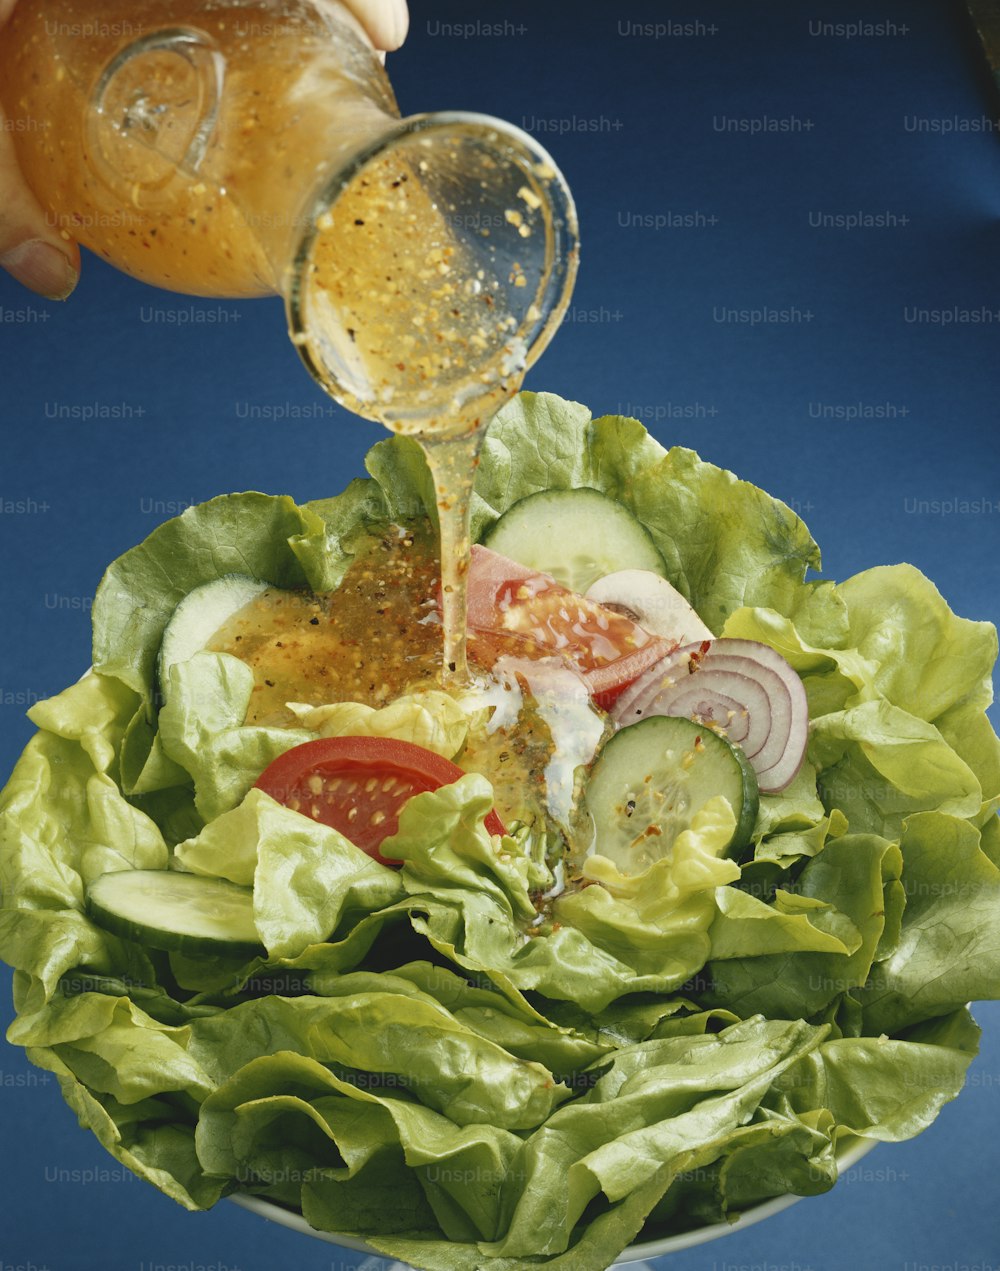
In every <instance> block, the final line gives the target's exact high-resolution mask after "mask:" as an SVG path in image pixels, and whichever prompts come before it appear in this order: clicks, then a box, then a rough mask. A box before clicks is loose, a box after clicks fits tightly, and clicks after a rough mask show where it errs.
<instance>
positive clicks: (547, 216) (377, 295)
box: [282, 113, 577, 433]
mask: <svg viewBox="0 0 1000 1271" xmlns="http://www.w3.org/2000/svg"><path fill="white" fill-rule="evenodd" d="M301 229H302V232H301V234H300V236H299V238H298V242H297V246H296V248H295V251H294V254H293V256H292V258H291V267H290V270H289V272H288V273H287V274H286V276H285V279H284V285H283V286H282V291H283V294H284V295H285V299H286V307H287V313H288V321H289V329H290V333H291V336H292V340H293V342H294V343H295V345H296V347H297V348H298V349H299V352H300V354H301V355H302V357H303V360H304V361H305V363H306V365H307V367H308V368H309V370H310V372H311V373H312V374H313V375H314V376H315V378H316V379H317V380H318V381H319V382H320V383H321V384H322V385H323V387H324V388H325V389H326V390H327V391H328V392H330V393H331V395H332V396H334V397H335V398H337V400H339V401H341V402H342V403H343V404H344V405H346V406H348V407H349V408H350V409H351V410H353V411H355V412H356V413H358V414H361V415H364V416H366V417H368V418H372V419H378V420H380V421H381V422H383V423H387V424H388V425H389V426H390V427H393V428H395V429H396V430H397V431H401V432H410V433H415V432H421V431H427V429H428V427H429V424H428V421H436V423H435V424H434V425H433V426H434V427H436V428H445V427H453V428H454V429H456V430H458V431H463V430H466V429H467V428H468V427H471V426H473V425H474V421H475V418H476V415H477V412H479V411H480V409H481V410H483V411H485V410H486V409H488V408H489V407H490V405H491V404H492V406H493V409H495V403H496V399H497V397H498V395H499V396H501V397H502V396H504V395H506V393H507V389H508V387H509V385H511V384H512V383H514V382H515V381H518V382H519V380H520V377H521V375H522V374H523V372H524V370H525V369H526V367H527V366H528V365H530V363H531V362H532V361H534V359H535V358H536V357H537V356H538V355H539V354H540V353H541V351H542V349H543V348H544V347H545V345H546V344H547V343H548V340H549V339H550V338H551V336H552V334H553V332H554V331H555V329H556V327H557V326H558V324H559V322H560V321H561V318H562V315H563V313H564V312H565V308H566V305H567V304H568V301H569V296H570V294H571V291H572V285H573V280H574V277H575V272H576V264H577V227H576V215H575V209H574V207H573V202H572V197H571V195H570V193H569V190H568V188H567V187H566V184H565V182H564V181H563V179H562V177H561V175H560V174H559V172H558V170H557V169H556V168H555V167H554V165H553V164H552V161H551V159H550V158H549V156H548V155H547V154H546V153H545V151H544V150H542V148H541V147H540V146H538V145H537V144H536V143H535V142H534V141H533V140H532V139H531V138H530V137H528V136H527V135H526V134H524V133H522V132H521V131H520V130H519V129H516V128H514V127H513V126H512V125H509V124H506V123H502V122H501V121H499V120H495V119H491V118H489V117H488V116H482V115H468V114H459V113H439V114H430V115H418V116H414V117H411V118H409V119H405V120H402V121H398V122H395V123H393V124H392V125H391V126H390V127H389V128H387V129H384V130H383V131H382V133H381V134H380V135H378V136H373V137H370V138H369V139H368V140H367V142H365V143H363V144H362V145H361V146H359V147H356V148H355V150H354V152H353V153H352V154H351V155H350V156H349V157H348V158H346V159H345V161H344V162H343V163H342V165H341V166H340V167H339V168H338V169H336V170H335V171H332V172H331V174H330V175H329V176H328V178H327V179H326V180H325V182H324V183H323V184H322V185H321V186H320V187H319V189H318V190H317V193H316V196H315V198H314V199H313V200H312V202H311V205H310V206H307V207H306V208H305V209H304V212H303V216H302V218H301ZM511 391H513V390H511ZM460 421H461V422H460Z"/></svg>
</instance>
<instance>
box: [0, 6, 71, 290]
mask: <svg viewBox="0 0 1000 1271" xmlns="http://www.w3.org/2000/svg"><path fill="white" fill-rule="evenodd" d="M15 2H16V0H0V28H2V27H3V26H4V24H5V23H6V22H7V20H8V18H9V17H10V15H11V13H12V12H13V9H14V4H15ZM0 38H2V34H0ZM12 122H14V123H16V121H12ZM0 266H2V267H3V268H4V269H6V271H7V272H8V273H9V274H10V275H11V277H13V278H16V279H17V280H18V282H23V283H24V285H25V286H26V287H30V288H31V290H32V291H36V292H38V294H39V295H40V296H48V297H49V299H51V300H65V299H66V297H67V296H68V295H69V293H70V292H71V291H72V290H73V288H74V287H75V286H76V281H77V278H78V277H79V275H80V252H79V249H78V248H77V246H76V244H75V243H73V242H67V241H66V240H65V239H63V238H62V237H60V234H59V229H58V227H57V226H56V225H55V224H54V223H53V222H52V221H51V220H49V219H48V218H46V215H45V213H44V212H43V211H42V208H41V206H40V205H39V203H38V200H37V199H36V198H35V196H34V195H33V194H32V193H31V191H30V190H29V189H28V185H27V182H26V181H25V179H24V177H23V176H22V175H21V169H20V167H19V166H18V162H17V154H16V153H15V150H14V134H13V130H12V129H11V128H10V127H9V126H8V123H7V117H6V115H5V114H4V112H3V108H2V107H0Z"/></svg>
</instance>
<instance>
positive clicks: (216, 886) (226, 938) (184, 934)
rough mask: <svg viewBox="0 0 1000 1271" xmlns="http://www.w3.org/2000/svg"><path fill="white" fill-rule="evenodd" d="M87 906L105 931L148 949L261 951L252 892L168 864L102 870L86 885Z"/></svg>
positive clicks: (236, 954)
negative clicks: (254, 917) (109, 871)
mask: <svg viewBox="0 0 1000 1271" xmlns="http://www.w3.org/2000/svg"><path fill="white" fill-rule="evenodd" d="M87 911H88V913H89V914H90V916H91V917H92V918H93V920H94V921H95V922H96V923H97V924H98V926H101V927H104V928H105V930H106V931H111V932H113V933H114V934H115V935H116V936H122V937H124V939H126V940H134V941H135V942H136V944H142V945H149V946H150V947H151V948H153V949H176V950H179V951H180V952H182V953H188V954H193V955H195V956H201V957H205V956H208V957H216V956H218V957H227V958H232V957H246V958H252V957H256V956H258V955H263V952H264V949H263V946H262V945H261V942H260V936H258V934H257V928H256V927H255V926H254V921H253V892H252V891H249V890H248V889H247V888H245V887H237V886H236V884H235V883H227V882H225V881H223V880H222V879H219V878H202V877H200V876H199V875H198V874H181V873H177V872H175V871H173V870H167V869H123V870H120V871H118V872H117V873H113V874H102V875H101V876H100V878H96V879H95V880H94V881H93V882H92V883H91V885H90V887H89V888H88V889H87Z"/></svg>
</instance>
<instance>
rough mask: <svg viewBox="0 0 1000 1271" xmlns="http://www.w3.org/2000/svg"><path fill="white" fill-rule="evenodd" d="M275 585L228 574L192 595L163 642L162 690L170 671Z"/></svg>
mask: <svg viewBox="0 0 1000 1271" xmlns="http://www.w3.org/2000/svg"><path fill="white" fill-rule="evenodd" d="M270 586H271V584H270V583H266V582H263V581H262V580H261V579H259V578H250V577H249V576H248V575H247V574H226V575H225V576H224V577H222V578H215V579H213V580H212V581H211V582H209V583H203V584H202V585H201V586H200V587H195V589H194V591H190V592H188V594H187V595H186V596H185V597H184V599H183V600H182V601H181V602H180V604H179V605H178V606H177V608H176V609H175V610H174V612H173V614H172V615H171V618H170V621H169V622H168V623H167V625H166V629H165V630H164V632H163V640H162V641H161V643H160V661H159V668H158V669H159V677H160V688H161V689H162V690H163V691H164V692H165V691H166V687H167V671H168V670H169V669H170V667H172V666H173V664H174V663H175V662H186V661H187V660H188V658H191V657H194V655H195V654H196V653H200V652H201V650H202V649H204V647H205V646H206V644H208V642H209V640H211V638H212V636H213V635H215V633H216V631H218V629H219V628H220V627H221V626H222V624H223V623H224V622H227V621H228V620H229V619H230V618H231V617H232V616H233V614H234V613H238V612H239V610H240V609H242V608H243V606H244V605H248V604H249V603H250V601H251V600H253V599H255V598H256V597H257V596H259V595H260V594H261V592H264V591H267V590H268V589H269V588H270Z"/></svg>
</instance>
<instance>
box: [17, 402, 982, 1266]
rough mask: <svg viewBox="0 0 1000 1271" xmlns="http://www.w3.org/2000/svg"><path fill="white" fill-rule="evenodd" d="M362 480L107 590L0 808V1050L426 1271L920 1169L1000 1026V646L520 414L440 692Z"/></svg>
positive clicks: (201, 1182) (750, 495) (567, 405)
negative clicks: (457, 650) (914, 1154)
mask: <svg viewBox="0 0 1000 1271" xmlns="http://www.w3.org/2000/svg"><path fill="white" fill-rule="evenodd" d="M367 467H368V471H369V473H370V477H369V478H368V479H366V480H358V481H355V482H353V483H352V484H351V485H350V486H348V488H347V489H346V490H345V491H344V492H343V493H342V494H341V495H339V496H337V497H335V498H331V499H326V500H322V501H319V502H315V503H311V504H307V505H305V506H301V507H300V506H297V505H296V504H295V503H294V502H293V501H292V500H291V499H289V498H287V497H271V496H266V495H263V494H254V493H251V494H236V495H226V496H222V497H219V498H217V499H213V500H211V501H210V502H208V503H205V504H202V505H200V506H198V507H195V508H191V509H189V510H188V511H186V512H185V513H184V514H183V515H182V516H180V517H178V518H176V519H175V520H172V521H169V522H167V523H165V524H164V525H162V526H160V527H159V528H158V529H157V530H155V531H154V532H153V534H151V535H150V536H149V538H148V539H147V540H146V541H145V542H144V543H142V544H141V545H139V546H138V547H136V548H134V549H133V550H132V551H130V552H127V553H126V554H125V555H124V556H122V557H121V558H120V559H119V560H117V561H116V562H114V564H112V565H111V567H110V568H109V570H108V571H107V574H106V575H105V577H104V580H103V581H102V583H101V586H100V588H99V590H98V593H97V596H96V598H95V603H94V607H93V624H94V650H93V667H92V669H91V670H90V671H89V672H88V673H87V674H86V675H84V676H83V678H82V679H81V680H80V681H79V682H78V683H76V684H74V685H73V686H71V687H70V688H68V689H66V690H65V691H64V692H62V693H60V694H59V695H58V696H56V697H54V698H51V699H49V700H48V701H45V702H41V703H38V704H37V705H35V706H34V707H32V709H31V711H30V712H29V713H30V716H31V718H32V720H33V722H34V723H35V724H36V725H37V727H38V730H39V731H38V733H37V734H36V735H35V737H34V738H33V739H32V740H31V742H30V743H29V744H28V746H27V748H26V750H25V751H24V754H23V755H22V757H21V759H20V761H19V762H18V765H17V767H16V769H15V771H14V773H13V775H12V776H11V778H10V781H9V782H8V784H7V786H6V788H5V790H4V791H3V795H2V798H0V885H2V892H3V908H2V909H0V956H2V957H3V958H4V959H5V960H6V961H7V962H8V963H10V964H11V965H12V966H13V967H14V968H15V969H16V976H15V1005H16V1010H17V1018H16V1019H15V1021H14V1023H13V1025H12V1026H11V1029H10V1032H9V1040H10V1041H11V1042H12V1043H14V1044H15V1045H20V1046H24V1047H26V1048H27V1053H28V1056H29V1058H30V1059H31V1060H32V1061H33V1062H34V1063H35V1064H37V1065H39V1066H41V1067H43V1068H45V1069H48V1070H50V1071H51V1072H53V1073H55V1074H56V1075H57V1077H58V1079H59V1083H60V1086H61V1088H62V1092H63V1095H64V1097H65V1098H66V1100H67V1102H68V1103H69V1104H70V1105H71V1107H72V1108H73V1109H74V1111H75V1112H76V1114H77V1116H78V1118H79V1120H80V1122H81V1124H82V1125H84V1126H86V1127H88V1128H90V1129H91V1130H92V1131H93V1133H94V1134H96V1135H97V1137H98V1138H99V1140H100V1141H101V1142H102V1143H103V1144H104V1146H105V1147H106V1148H107V1149H108V1151H109V1152H111V1153H112V1154H113V1155H114V1156H115V1157H116V1158H117V1159H118V1160H119V1161H120V1162H122V1163H123V1164H125V1165H126V1166H128V1168H130V1169H131V1170H133V1171H134V1172H135V1173H136V1174H138V1175H139V1176H141V1177H143V1178H145V1179H147V1180H148V1181H150V1182H152V1183H153V1184H154V1185H156V1186H157V1187H159V1188H160V1189H161V1190H163V1191H164V1192H166V1193H167V1194H168V1195H169V1196H171V1197H173V1198H174V1199H175V1200H177V1201H178V1202H179V1203H180V1204H182V1205H184V1206H187V1207H188V1208H191V1209H200V1208H205V1207H208V1206H210V1205H212V1204H214V1203H215V1202H216V1201H218V1200H219V1199H220V1198H221V1197H224V1196H226V1195H229V1194H233V1193H236V1192H240V1193H249V1194H253V1195H256V1196H260V1197H265V1198H267V1199H269V1200H272V1201H274V1202H276V1203H278V1204H279V1205H282V1206H285V1207H288V1208H290V1209H293V1210H295V1211H298V1212H301V1213H302V1214H303V1215H304V1217H305V1219H306V1221H307V1222H308V1223H310V1224H311V1225H312V1226H313V1227H314V1228H316V1229H318V1230H321V1231H324V1232H336V1233H343V1234H346V1235H351V1236H355V1237H360V1238H362V1239H364V1240H365V1241H367V1242H368V1243H369V1244H370V1245H371V1246H373V1247H374V1248H375V1249H377V1250H378V1251H380V1252H381V1253H383V1254H385V1255H387V1256H389V1257H392V1258H396V1259H400V1260H403V1261H405V1262H408V1263H411V1264H412V1265H413V1266H415V1267H422V1268H427V1269H428V1271H479V1269H480V1268H483V1267H490V1268H492V1267H496V1268H497V1271H512V1269H513V1268H519V1267H523V1266H525V1265H528V1264H530V1265H535V1264H539V1265H546V1266H552V1267H570V1266H572V1267H573V1268H574V1271H587V1269H588V1268H590V1269H593V1271H599V1269H601V1268H605V1267H607V1266H609V1265H610V1264H611V1263H612V1262H614V1260H615V1259H616V1257H617V1256H618V1255H619V1254H620V1253H621V1251H622V1250H623V1249H624V1248H625V1247H626V1246H628V1244H629V1243H630V1242H631V1241H633V1240H634V1239H635V1238H636V1237H637V1236H640V1234H641V1235H642V1237H643V1238H649V1239H652V1238H654V1237H656V1236H660V1235H666V1234H671V1233H677V1232H681V1231H685V1230H688V1229H691V1228H696V1227H700V1226H704V1225H709V1224H712V1223H716V1222H720V1221H724V1220H726V1219H731V1218H733V1217H735V1216H737V1215H738V1214H740V1213H741V1212H742V1211H744V1210H746V1209H747V1208H749V1207H751V1206H753V1205H755V1204H757V1203H759V1202H761V1201H763V1200H766V1199H768V1198H770V1197H773V1196H777V1195H783V1194H788V1193H794V1194H800V1195H810V1194H816V1193H819V1192H823V1191H825V1190H827V1189H829V1188H830V1187H831V1186H833V1184H834V1183H835V1181H836V1179H837V1172H838V1166H837V1153H838V1149H841V1148H843V1146H844V1145H845V1144H847V1143H850V1142H851V1141H856V1140H857V1139H858V1138H870V1139H876V1140H884V1141H894V1140H900V1139H904V1138H908V1137H911V1136H913V1135H915V1134H917V1133H919V1132H920V1131H921V1130H922V1129H924V1128H925V1127H926V1126H927V1125H928V1124H929V1123H930V1122H931V1121H932V1120H933V1119H934V1117H935V1116H936V1115H937V1113H938V1111H939V1110H940V1108H941V1107H942V1106H943V1104H944V1103H946V1102H947V1101H948V1100H950V1099H952V1098H954V1097H955V1096H956V1095H957V1094H958V1092H959V1090H960V1089H961V1087H962V1084H963V1080H964V1076H965V1072H966V1069H967V1067H968V1065H969V1063H970V1062H971V1060H972V1058H973V1057H974V1055H975V1053H976V1050H977V1042H978V1029H977V1026H976V1024H975V1022H974V1020H973V1017H972V1014H971V1013H970V1010H969V1008H968V1005H967V1004H968V1003H969V1002H970V1001H972V1000H974V999H986V998H995V997H998V996H1000V947H998V945H997V942H996V940H995V937H994V934H993V933H994V931H995V929H996V924H997V922H998V921H1000V818H998V816H997V811H998V809H1000V740H998V738H997V737H996V736H995V734H994V732H993V730H992V728H991V726H990V724H989V722H988V720H987V717H986V714H985V709H986V707H987V705H988V704H989V703H990V701H991V700H992V684H991V675H992V671H993V666H994V662H995V660H996V655H997V635H996V631H995V629H994V628H993V627H992V626H991V625H990V624H989V623H985V622H973V621H968V620H965V619H962V618H959V617H956V616H955V615H954V614H953V613H952V612H951V611H950V610H949V608H948V606H947V605H946V603H945V602H944V600H943V599H942V597H941V596H940V594H939V593H938V591H937V590H936V589H935V587H934V586H933V584H932V583H931V582H929V581H928V580H927V579H926V578H925V577H924V576H923V575H922V574H920V573H919V571H917V570H916V569H914V568H912V567H910V566H908V565H895V566H887V567H879V568H875V569H870V570H867V571H865V572H863V573H861V574H858V575H856V576H855V577H853V578H850V579H848V580H847V581H845V582H843V583H840V584H835V583H833V582H829V581H822V580H820V579H818V578H808V579H807V577H806V575H807V572H808V571H809V570H817V569H818V568H819V563H820V562H819V553H818V550H817V547H816V545H815V543H814V542H813V541H812V539H811V537H810V535H809V533H808V531H807V529H806V527H805V526H804V524H803V523H802V522H801V520H800V519H799V518H798V517H797V516H796V515H795V514H794V513H793V512H792V511H791V510H790V509H789V508H788V507H786V506H785V505H784V504H782V503H780V502H778V501H776V500H775V499H772V498H771V497H770V496H768V495H767V494H765V493H764V492H763V491H761V490H759V489H757V488H756V487H754V486H752V485H749V484H747V483H745V482H742V481H740V480H738V479H737V478H736V477H734V476H733V475H732V474H731V473H729V472H726V471H723V470H721V469H719V468H717V467H715V466H713V465H711V464H708V463H705V462H702V461H701V460H700V459H699V458H698V457H697V455H695V454H694V453H693V452H691V451H689V450H684V449H680V448H675V449H673V450H670V451H666V450H664V449H663V448H662V447H661V446H659V445H658V443H656V442H655V441H654V440H653V439H652V438H651V437H649V436H648V435H647V433H646V432H645V430H644V429H643V428H642V426H641V425H640V424H639V423H637V422H636V421H634V420H630V419H625V418H622V417H619V416H610V417H606V418H603V419H598V420H593V419H591V417H590V414H589V412H588V411H587V410H586V409H585V408H584V407H582V406H580V405H578V404H575V403H571V402H566V401H563V400H561V399H559V398H557V397H554V396H552V395H548V394H537V395H536V394H531V393H522V394H521V395H520V396H519V397H518V398H517V399H516V400H515V401H513V402H512V403H510V404H509V405H508V406H507V407H506V408H505V409H504V410H503V411H502V412H501V414H500V415H499V416H498V418H497V420H496V421H495V422H494V424H493V426H492V428H491V430H490V433H489V435H488V437H487V440H486V444H485V451H484V456H483V460H482V463H481V466H480V469H479V471H478V473H477V480H476V496H475V503H474V508H473V535H474V539H476V540H477V541H478V542H479V543H480V546H479V547H478V548H477V549H475V552H474V557H473V562H472V567H471V574H470V605H469V625H470V653H471V657H472V661H473V664H474V665H475V666H477V667H479V668H480V674H479V676H478V678H477V681H476V683H475V684H474V685H473V686H472V687H471V688H470V689H469V691H468V692H467V693H465V694H459V695H457V696H456V695H449V694H446V693H444V692H443V691H441V690H440V688H438V687H437V683H436V680H435V664H434V657H435V656H438V657H439V656H440V654H439V646H440V625H439V623H440V618H439V612H438V602H439V597H438V596H437V594H436V589H435V588H436V584H435V562H434V557H433V550H434V548H433V543H434V536H433V519H434V501H433V495H432V493H431V489H430V483H429V480H428V476H427V472H426V469H425V468H424V465H423V461H422V459H421V457H420V455H419V451H418V449H417V447H416V445H415V444H414V443H413V442H412V441H409V440H407V439H403V438H393V439H391V440H388V441H384V442H381V443H380V444H378V445H376V446H375V447H374V448H373V449H372V450H371V452H370V453H369V456H368V459H367ZM487 671H489V675H487V674H486V672H487Z"/></svg>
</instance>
